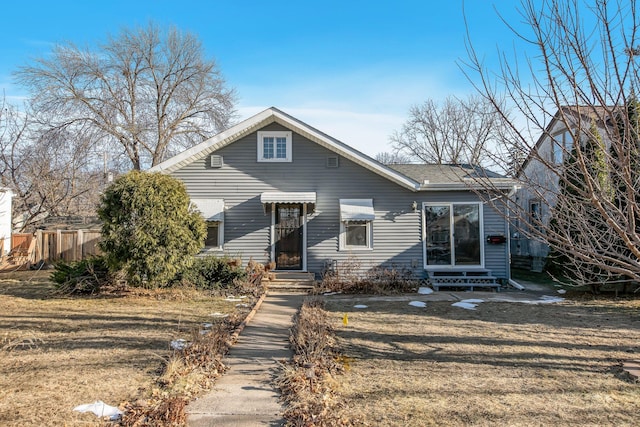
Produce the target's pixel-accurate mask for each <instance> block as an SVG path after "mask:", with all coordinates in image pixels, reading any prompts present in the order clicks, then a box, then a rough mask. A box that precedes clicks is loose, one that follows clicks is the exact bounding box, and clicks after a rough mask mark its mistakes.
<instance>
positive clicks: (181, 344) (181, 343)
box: [171, 338, 189, 350]
mask: <svg viewBox="0 0 640 427" xmlns="http://www.w3.org/2000/svg"><path fill="white" fill-rule="evenodd" d="M188 345H189V344H188V343H187V340H185V339H182V338H178V339H177V340H173V341H171V348H172V349H173V350H184V349H185V348H187V346H188Z"/></svg>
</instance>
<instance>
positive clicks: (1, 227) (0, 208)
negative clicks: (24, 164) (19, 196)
mask: <svg viewBox="0 0 640 427" xmlns="http://www.w3.org/2000/svg"><path fill="white" fill-rule="evenodd" d="M12 198H13V193H12V192H11V190H10V189H8V188H0V242H2V245H0V256H4V255H6V254H8V253H9V252H10V251H11V199H12Z"/></svg>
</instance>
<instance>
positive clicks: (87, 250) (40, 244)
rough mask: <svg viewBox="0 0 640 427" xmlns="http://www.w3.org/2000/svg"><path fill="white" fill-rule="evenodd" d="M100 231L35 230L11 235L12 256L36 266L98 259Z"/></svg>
mask: <svg viewBox="0 0 640 427" xmlns="http://www.w3.org/2000/svg"><path fill="white" fill-rule="evenodd" d="M100 238H101V235H100V230H38V231H36V232H35V233H34V234H28V233H14V234H12V235H11V254H13V256H14V257H15V258H24V261H28V262H31V263H32V264H35V263H37V262H40V261H44V262H47V263H49V262H56V261H61V260H63V261H79V260H81V259H84V258H86V257H88V256H90V255H99V254H100V253H101V252H100V248H99V247H98V242H99V241H100Z"/></svg>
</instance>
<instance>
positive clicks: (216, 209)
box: [191, 199, 224, 221]
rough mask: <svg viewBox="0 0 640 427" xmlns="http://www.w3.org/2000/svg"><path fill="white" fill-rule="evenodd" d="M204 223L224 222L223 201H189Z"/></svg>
mask: <svg viewBox="0 0 640 427" xmlns="http://www.w3.org/2000/svg"><path fill="white" fill-rule="evenodd" d="M191 202H193V204H194V205H196V208H198V210H199V211H200V213H201V214H202V216H203V217H204V219H205V221H224V200H223V199H191Z"/></svg>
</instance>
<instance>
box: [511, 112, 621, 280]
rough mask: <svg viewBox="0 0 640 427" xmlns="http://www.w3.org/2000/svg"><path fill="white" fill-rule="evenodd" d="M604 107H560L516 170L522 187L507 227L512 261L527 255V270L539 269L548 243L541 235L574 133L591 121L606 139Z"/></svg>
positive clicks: (555, 194) (553, 201)
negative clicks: (510, 228) (510, 224)
mask: <svg viewBox="0 0 640 427" xmlns="http://www.w3.org/2000/svg"><path fill="white" fill-rule="evenodd" d="M607 110H611V109H604V108H599V107H593V106H588V107H586V106H585V107H576V106H565V107H562V108H561V109H560V110H558V111H557V112H556V114H555V115H554V117H553V118H552V120H551V122H550V123H549V125H548V126H547V127H546V129H545V131H544V132H543V133H542V135H541V136H540V138H539V139H538V141H537V142H536V144H535V146H534V148H533V150H532V151H531V153H529V154H528V156H527V158H526V159H525V161H524V162H523V164H522V166H521V167H520V169H519V171H518V173H517V178H518V180H519V181H520V182H522V183H523V186H522V188H520V190H518V193H517V195H516V203H517V204H518V206H517V208H515V209H513V212H514V215H513V219H512V230H511V253H512V259H513V260H514V262H517V261H516V260H517V259H518V258H527V259H529V260H530V262H531V269H533V270H536V271H540V270H542V268H543V267H544V263H545V261H546V257H547V255H548V254H549V246H548V245H547V244H546V243H545V242H544V240H543V239H541V237H543V236H544V229H545V227H546V226H548V224H549V221H550V220H551V214H552V210H553V207H554V206H555V204H556V200H557V195H558V192H559V177H560V176H561V174H562V168H563V164H564V161H565V159H566V158H567V156H568V155H569V154H571V150H572V149H573V145H574V138H575V135H580V134H583V135H584V134H585V132H587V131H588V130H589V129H590V127H591V125H592V123H593V124H595V125H596V127H597V129H598V131H599V132H600V134H601V136H602V137H603V139H604V141H605V143H606V142H607V139H606V135H607V132H606V129H605V127H606V124H605V123H604V122H603V120H602V117H606V116H607ZM537 230H542V232H540V231H537ZM536 236H537V237H536Z"/></svg>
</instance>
